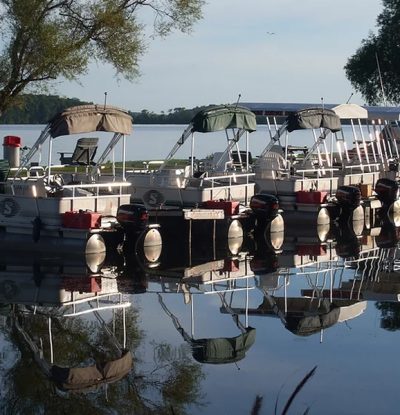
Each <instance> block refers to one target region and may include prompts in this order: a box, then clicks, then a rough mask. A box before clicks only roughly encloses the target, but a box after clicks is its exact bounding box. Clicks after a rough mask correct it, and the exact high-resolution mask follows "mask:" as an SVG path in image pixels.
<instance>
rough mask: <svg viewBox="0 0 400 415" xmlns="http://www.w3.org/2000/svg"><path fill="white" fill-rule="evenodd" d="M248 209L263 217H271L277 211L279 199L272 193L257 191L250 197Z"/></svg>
mask: <svg viewBox="0 0 400 415" xmlns="http://www.w3.org/2000/svg"><path fill="white" fill-rule="evenodd" d="M250 209H251V210H252V211H253V213H254V214H255V215H256V216H257V217H259V218H263V219H272V218H274V217H275V216H276V215H277V214H278V213H279V200H278V198H277V197H276V196H274V195H269V194H263V193H259V194H256V195H254V196H252V198H251V199H250Z"/></svg>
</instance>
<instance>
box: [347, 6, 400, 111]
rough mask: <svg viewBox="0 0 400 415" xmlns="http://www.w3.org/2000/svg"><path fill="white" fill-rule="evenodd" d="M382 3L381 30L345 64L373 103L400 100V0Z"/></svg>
mask: <svg viewBox="0 0 400 415" xmlns="http://www.w3.org/2000/svg"><path fill="white" fill-rule="evenodd" d="M382 3H383V11H382V13H380V14H379V15H378V17H377V28H378V31H377V33H376V34H374V33H370V34H369V36H368V37H367V38H366V39H364V40H362V43H361V46H360V47H359V49H358V50H357V51H356V53H355V54H354V55H353V56H351V57H350V58H349V59H348V61H347V64H346V66H345V68H344V69H345V71H346V76H347V78H348V79H349V81H350V82H351V84H352V85H353V87H354V88H355V89H356V90H357V91H359V92H360V93H361V94H362V95H363V97H364V98H365V99H366V101H367V102H368V103H369V104H378V103H382V102H383V103H392V104H395V103H398V102H400V0H382ZM382 85H383V89H382Z"/></svg>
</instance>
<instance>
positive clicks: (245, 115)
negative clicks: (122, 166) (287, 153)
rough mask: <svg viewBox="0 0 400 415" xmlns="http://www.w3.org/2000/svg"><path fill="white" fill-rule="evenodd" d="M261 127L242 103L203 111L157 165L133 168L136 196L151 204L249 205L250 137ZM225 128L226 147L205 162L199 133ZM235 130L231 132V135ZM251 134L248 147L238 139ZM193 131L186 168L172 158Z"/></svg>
mask: <svg viewBox="0 0 400 415" xmlns="http://www.w3.org/2000/svg"><path fill="white" fill-rule="evenodd" d="M255 130H256V119H255V115H254V114H253V113H252V112H251V111H249V110H248V109H246V108H242V107H239V106H219V107H212V108H209V109H206V110H203V111H200V112H199V113H198V114H197V115H196V116H195V117H194V118H193V119H192V121H191V122H190V124H189V126H188V127H187V128H186V129H185V131H184V132H183V134H182V136H181V137H180V138H179V140H178V141H177V143H176V144H175V146H174V147H173V149H172V150H171V152H170V153H169V154H168V156H167V157H166V159H165V160H164V161H163V162H162V164H161V166H160V167H159V168H158V169H157V170H155V171H150V170H149V171H142V172H132V173H131V174H128V176H127V179H128V180H129V181H130V182H131V183H132V185H133V186H132V201H133V202H135V203H144V204H145V206H146V207H147V208H149V209H155V208H160V207H168V206H170V207H171V206H173V207H179V208H183V207H198V206H200V205H201V204H203V203H205V202H209V201H220V200H224V201H235V202H239V203H241V204H243V205H245V206H248V204H249V201H250V198H251V196H253V194H254V181H253V180H252V179H253V176H254V174H253V173H252V172H251V169H250V158H251V154H250V152H249V143H248V137H249V133H251V132H253V131H255ZM218 131H225V133H226V139H227V143H228V144H227V147H226V149H225V150H224V151H223V152H220V153H214V154H213V156H212V157H211V158H210V159H208V160H205V161H204V162H202V163H198V162H196V161H195V152H194V144H195V141H194V139H195V133H198V132H200V133H213V132H218ZM230 132H232V135H231V136H230ZM242 136H245V137H246V149H245V150H240V149H239V140H240V138H241V137H242ZM189 137H191V157H190V160H189V163H188V165H187V166H185V167H184V168H176V167H171V166H170V165H169V163H168V162H170V161H171V160H172V158H173V157H174V156H175V154H176V152H177V151H178V150H179V149H180V147H181V146H182V145H183V144H184V143H185V142H186V140H187V139H188V138H189Z"/></svg>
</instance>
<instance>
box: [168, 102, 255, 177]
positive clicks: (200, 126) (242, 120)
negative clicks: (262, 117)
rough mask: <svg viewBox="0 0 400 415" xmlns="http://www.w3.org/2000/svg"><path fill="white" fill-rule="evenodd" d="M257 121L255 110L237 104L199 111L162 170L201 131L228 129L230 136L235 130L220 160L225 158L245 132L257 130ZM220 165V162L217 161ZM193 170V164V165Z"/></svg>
mask: <svg viewBox="0 0 400 415" xmlns="http://www.w3.org/2000/svg"><path fill="white" fill-rule="evenodd" d="M256 129H257V123H256V117H255V115H254V113H253V112H251V111H250V110H249V109H247V108H244V107H241V106H237V105H220V106H215V107H211V108H207V109H204V110H202V111H200V112H198V113H197V114H196V115H195V116H194V117H193V119H192V120H191V122H190V123H189V125H188V126H187V128H186V129H185V131H184V132H183V133H182V135H181V137H180V138H179V140H178V141H177V143H176V144H175V146H174V147H173V149H172V150H171V151H170V153H169V154H168V156H167V157H166V159H165V160H164V163H163V164H162V165H161V167H160V170H161V169H163V168H164V167H165V166H166V164H167V161H168V160H170V159H171V158H172V157H173V156H174V155H175V153H176V152H177V151H178V149H179V148H180V147H181V146H182V145H183V144H184V143H185V141H186V140H187V139H188V138H189V137H190V136H192V140H193V137H194V133H195V132H200V133H211V132H217V131H224V130H225V131H226V134H227V138H228V130H232V131H233V134H234V135H233V137H232V138H231V139H229V138H228V140H229V144H228V147H227V148H226V149H225V151H224V153H223V154H222V156H221V158H220V160H223V158H224V157H225V155H226V154H229V152H230V151H231V150H232V148H233V147H234V146H235V145H236V144H237V142H238V141H239V139H240V137H241V136H242V135H243V134H244V133H246V132H247V133H251V132H253V131H256ZM193 144H194V143H193V142H192V154H191V156H192V157H191V160H192V163H193V156H194V154H193ZM217 165H218V163H217ZM192 171H193V166H192Z"/></svg>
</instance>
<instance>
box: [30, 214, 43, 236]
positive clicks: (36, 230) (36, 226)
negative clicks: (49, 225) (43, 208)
mask: <svg viewBox="0 0 400 415" xmlns="http://www.w3.org/2000/svg"><path fill="white" fill-rule="evenodd" d="M32 225H33V228H32V238H33V241H34V242H37V241H38V240H39V239H40V230H41V228H42V219H40V217H39V216H36V218H35V219H33V221H32Z"/></svg>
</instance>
